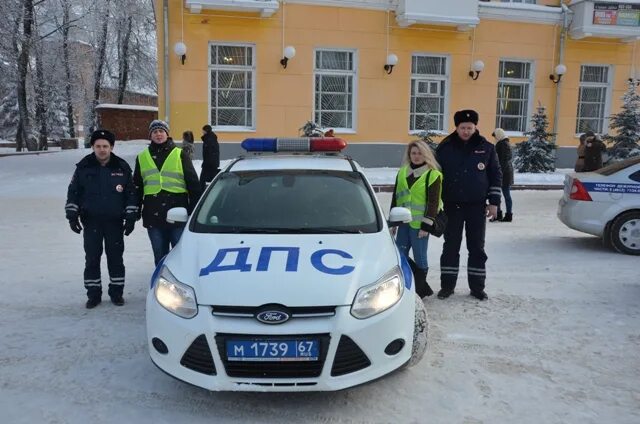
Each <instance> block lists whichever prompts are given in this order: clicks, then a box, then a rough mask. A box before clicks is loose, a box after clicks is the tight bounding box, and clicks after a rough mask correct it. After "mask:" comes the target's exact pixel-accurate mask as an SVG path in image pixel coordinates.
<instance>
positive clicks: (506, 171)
mask: <svg viewBox="0 0 640 424" xmlns="http://www.w3.org/2000/svg"><path fill="white" fill-rule="evenodd" d="M496 153H497V154H498V162H500V168H501V169H502V187H511V186H512V185H513V164H512V158H513V155H512V152H511V144H510V143H509V139H508V138H503V139H502V140H500V141H498V142H497V143H496Z"/></svg>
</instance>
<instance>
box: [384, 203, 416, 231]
mask: <svg viewBox="0 0 640 424" xmlns="http://www.w3.org/2000/svg"><path fill="white" fill-rule="evenodd" d="M409 222H411V211H410V210H409V209H407V208H401V207H395V208H392V209H391V212H389V220H387V224H388V225H389V227H397V226H398V225H400V224H407V223H409Z"/></svg>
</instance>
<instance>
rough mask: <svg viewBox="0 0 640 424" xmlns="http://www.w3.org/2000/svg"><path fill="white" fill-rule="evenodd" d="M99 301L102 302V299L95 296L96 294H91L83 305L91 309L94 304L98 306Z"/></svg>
mask: <svg viewBox="0 0 640 424" xmlns="http://www.w3.org/2000/svg"><path fill="white" fill-rule="evenodd" d="M100 302H102V299H101V298H99V297H97V296H93V297H90V298H89V299H87V303H85V305H84V306H86V308H87V309H93V308H95V307H96V306H98V305H99V304H100Z"/></svg>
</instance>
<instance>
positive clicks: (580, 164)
mask: <svg viewBox="0 0 640 424" xmlns="http://www.w3.org/2000/svg"><path fill="white" fill-rule="evenodd" d="M586 139H587V135H586V133H585V134H582V135H581V136H580V144H578V148H577V149H576V153H577V154H578V157H577V158H576V164H575V166H574V167H573V170H574V171H576V172H583V170H584V153H585V149H586V148H587V146H586V144H585V140H586Z"/></svg>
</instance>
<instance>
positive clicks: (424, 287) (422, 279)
mask: <svg viewBox="0 0 640 424" xmlns="http://www.w3.org/2000/svg"><path fill="white" fill-rule="evenodd" d="M428 271H429V268H427V269H420V268H418V267H417V266H416V267H413V277H414V280H415V282H416V294H417V295H418V296H420V298H421V299H424V298H425V297H427V296H431V295H432V294H433V290H431V287H429V283H427V272H428Z"/></svg>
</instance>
